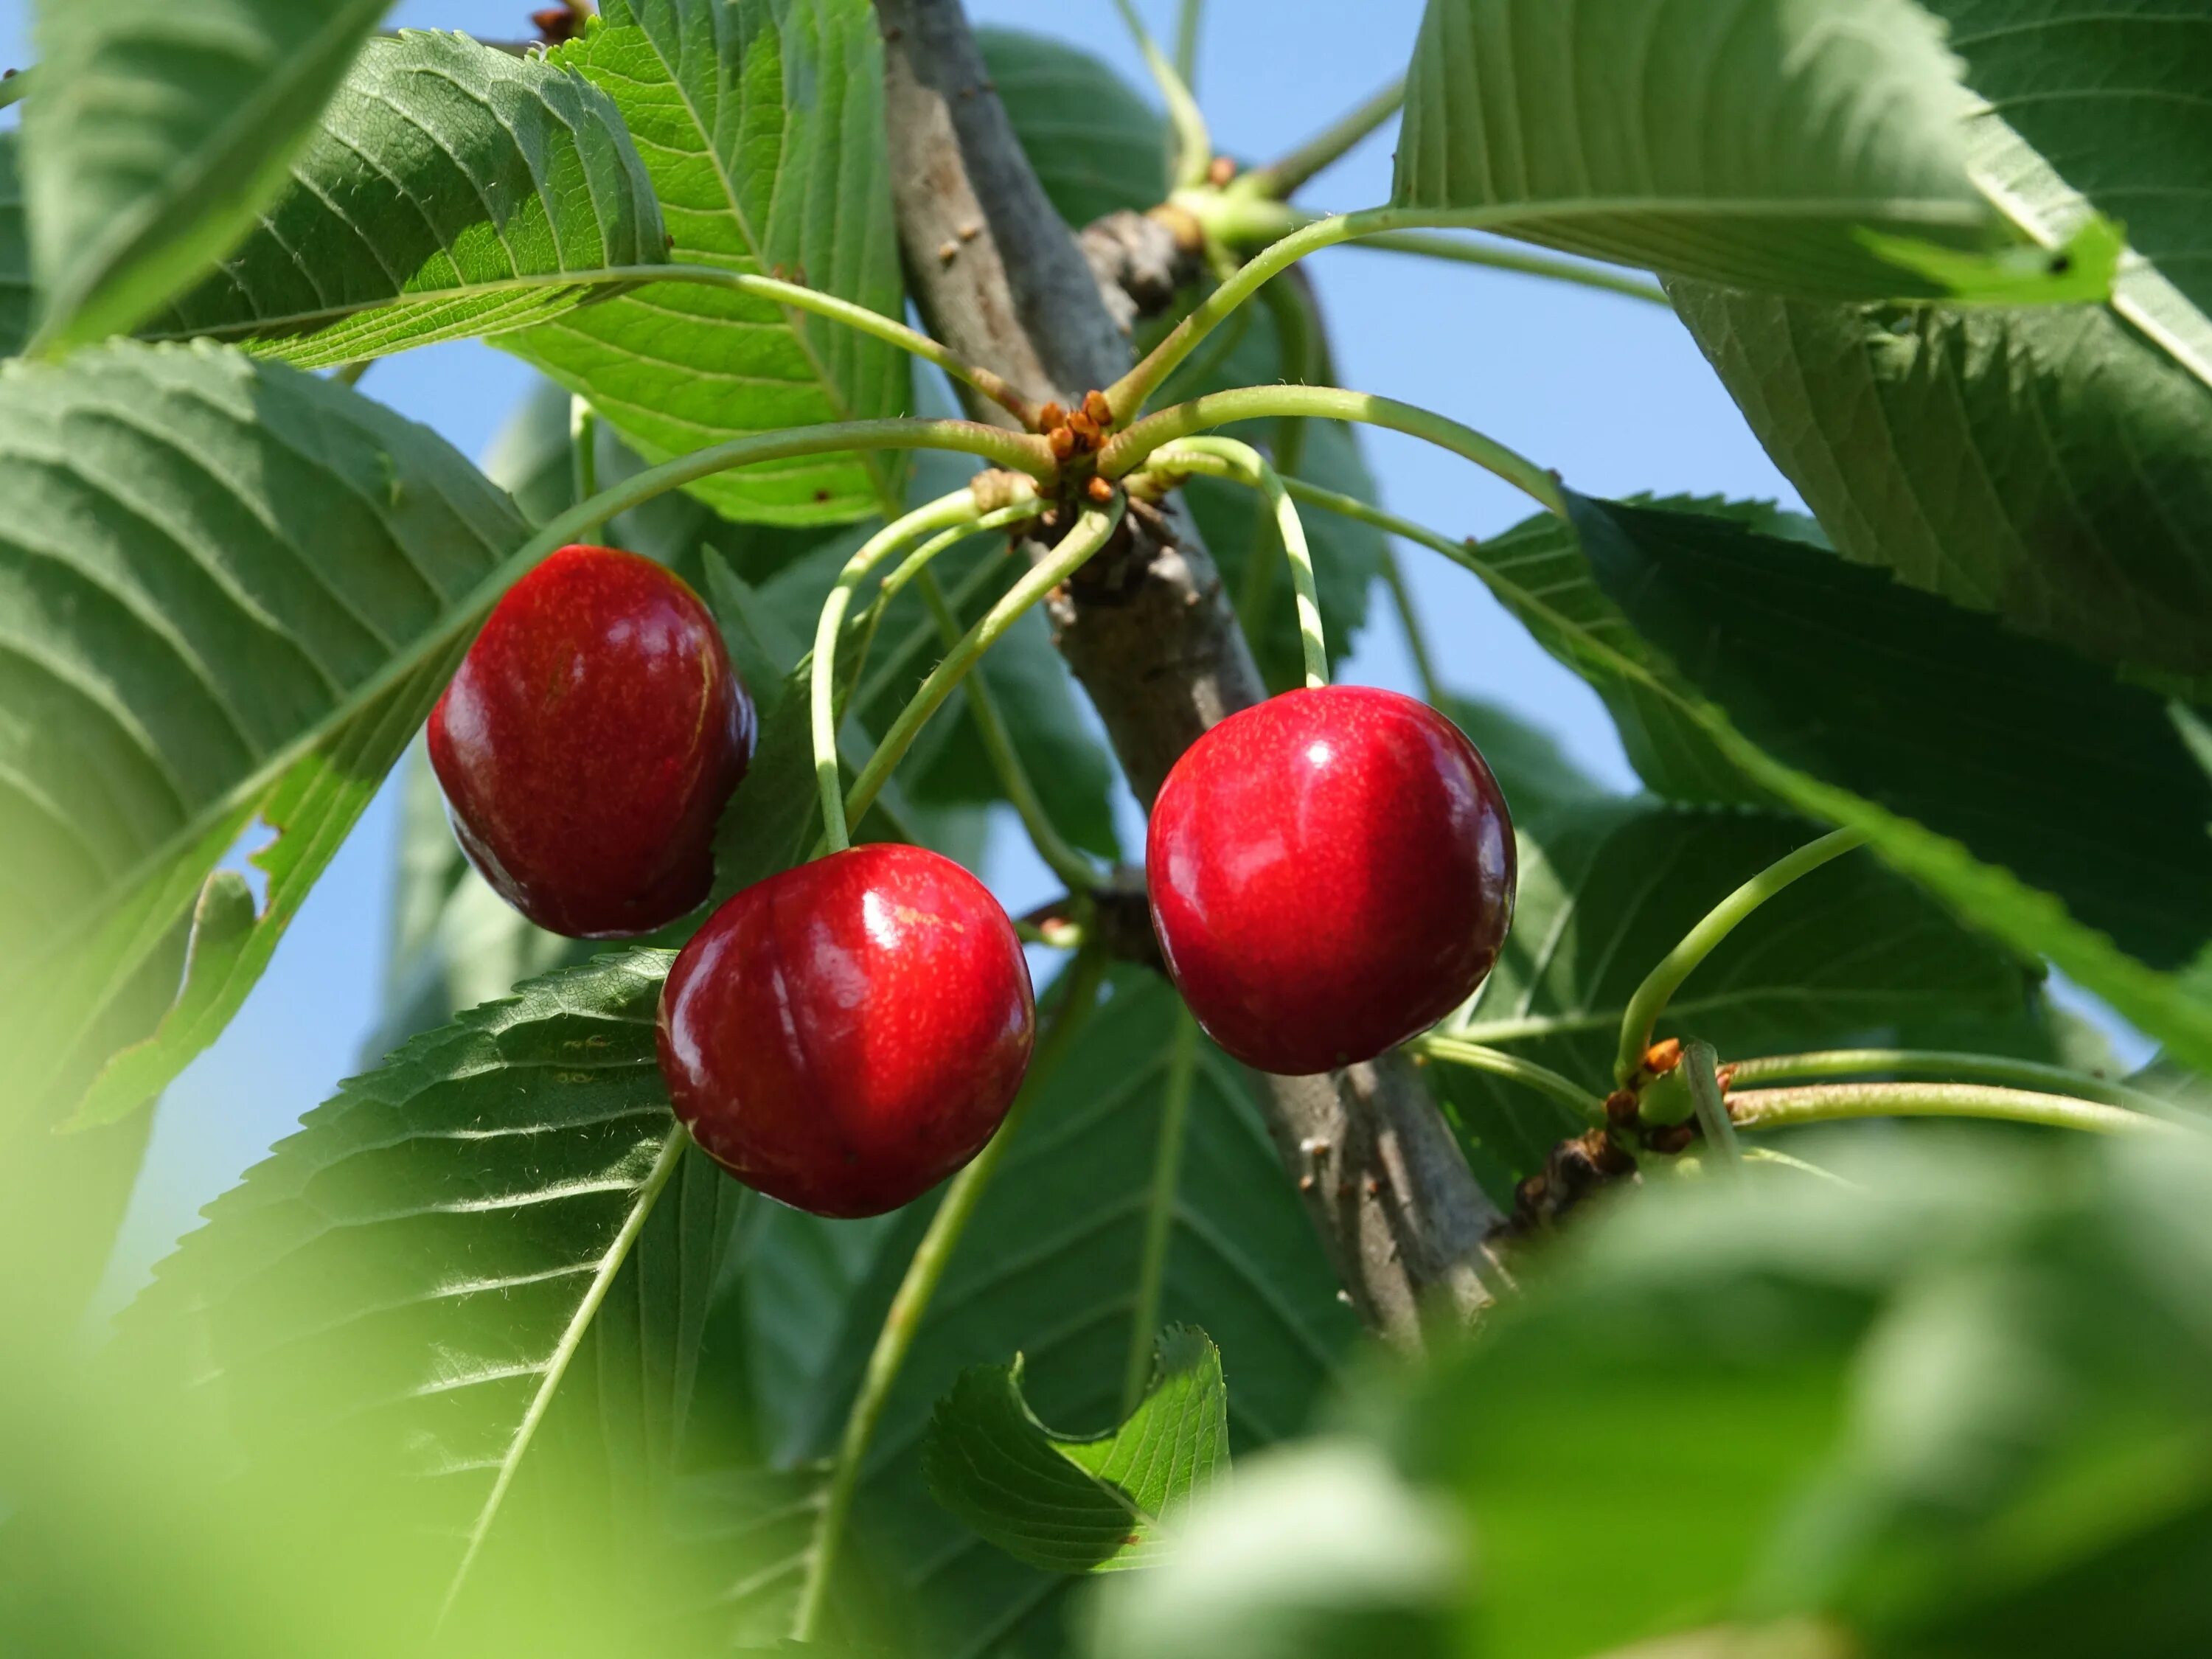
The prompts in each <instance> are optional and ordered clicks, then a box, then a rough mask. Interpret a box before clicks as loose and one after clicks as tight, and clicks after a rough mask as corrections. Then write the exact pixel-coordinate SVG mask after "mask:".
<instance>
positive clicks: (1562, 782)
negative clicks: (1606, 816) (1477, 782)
mask: <svg viewBox="0 0 2212 1659" xmlns="http://www.w3.org/2000/svg"><path fill="white" fill-rule="evenodd" d="M1443 710H1444V713H1445V714H1449V715H1450V716H1451V720H1452V724H1453V725H1455V726H1458V727H1459V729H1460V730H1461V731H1462V732H1466V733H1467V735H1468V738H1471V739H1472V740H1473V741H1474V746H1475V747H1476V748H1477V749H1479V750H1481V751H1482V758H1483V759H1484V760H1485V761H1486V762H1487V763H1489V766H1490V770H1491V774H1492V776H1494V777H1495V778H1496V779H1497V780H1498V788H1499V789H1500V790H1502V791H1503V792H1504V795H1505V805H1506V809H1507V810H1508V811H1510V813H1511V814H1512V817H1513V822H1514V823H1515V824H1516V826H1519V827H1521V828H1523V829H1525V828H1528V826H1530V825H1532V824H1534V823H1536V821H1537V820H1538V819H1539V818H1540V817H1544V816H1545V815H1547V814H1548V813H1550V812H1553V811H1556V810H1558V809H1559V808H1562V807H1571V806H1583V805H1589V804H1591V803H1593V802H1596V801H1601V800H1605V799H1611V798H1612V792H1611V791H1609V790H1607V788H1606V787H1605V786H1604V785H1603V784H1601V783H1600V782H1598V781H1597V780H1596V779H1595V778H1593V777H1591V776H1590V775H1589V774H1588V773H1586V772H1584V771H1583V769H1582V768H1581V767H1580V766H1579V765H1577V763H1575V761H1574V760H1573V758H1572V757H1570V756H1569V755H1568V753H1567V751H1566V750H1565V748H1563V747H1562V746H1561V745H1560V743H1559V738H1557V737H1555V736H1554V735H1553V733H1552V732H1549V731H1547V730H1546V729H1545V728H1544V727H1542V726H1538V725H1537V724H1535V722H1534V721H1533V720H1524V719H1523V718H1522V716H1521V715H1520V714H1517V713H1516V712H1515V711H1513V710H1512V709H1510V708H1504V706H1502V705H1500V704H1498V703H1494V702H1489V701H1488V700H1486V699H1485V698H1481V697H1472V696H1466V695H1464V694H1460V693H1455V694H1452V695H1449V696H1446V698H1445V699H1444V703H1443Z"/></svg>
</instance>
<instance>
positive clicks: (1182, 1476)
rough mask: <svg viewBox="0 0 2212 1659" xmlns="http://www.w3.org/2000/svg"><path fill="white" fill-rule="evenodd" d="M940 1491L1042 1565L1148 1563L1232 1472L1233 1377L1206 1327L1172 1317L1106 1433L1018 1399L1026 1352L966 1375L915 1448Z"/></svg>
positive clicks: (985, 1529) (1082, 1567)
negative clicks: (1085, 1429) (1067, 1427)
mask: <svg viewBox="0 0 2212 1659" xmlns="http://www.w3.org/2000/svg"><path fill="white" fill-rule="evenodd" d="M921 1465H922V1472H923V1474H925V1475H926V1476H927V1479H928V1481H929V1489H930V1490H931V1491H932V1492H934V1493H936V1495H937V1500H938V1502H939V1503H941V1504H944V1505H945V1508H946V1509H948V1510H951V1511H952V1513H953V1514H955V1515H957V1516H959V1517H960V1518H961V1519H962V1520H963V1521H965V1522H967V1523H968V1524H969V1526H971V1527H973V1528H975V1530H976V1531H977V1532H979V1533H981V1534H982V1535H983V1536H984V1537H986V1538H987V1539H989V1540H990V1541H992V1542H993V1543H994V1544H996V1545H997V1546H998V1547H1000V1549H1002V1550H1004V1551H1006V1553H1008V1554H1009V1555H1011V1556H1012V1557H1014V1558H1015V1559H1017V1560H1020V1561H1026V1562H1028V1563H1029V1564H1030V1565H1032V1566H1036V1567H1042V1569H1044V1571H1047V1572H1117V1571H1125V1570H1127V1569H1128V1568H1132V1567H1142V1566H1149V1565H1152V1563H1153V1562H1154V1561H1156V1560H1157V1559H1159V1558H1160V1557H1161V1556H1162V1555H1164V1554H1165V1553H1168V1552H1170V1551H1171V1550H1172V1549H1173V1548H1174V1547H1175V1529H1176V1524H1177V1522H1179V1521H1180V1520H1181V1519H1182V1515H1183V1512H1184V1511H1185V1510H1188V1508H1189V1507H1190V1506H1191V1505H1192V1504H1194V1503H1197V1502H1198V1501H1200V1499H1202V1498H1205V1497H1206V1494H1207V1493H1208V1492H1211V1491H1212V1489H1213V1486H1214V1484H1215V1483H1216V1482H1217V1481H1218V1480H1225V1478H1226V1476H1227V1474H1228V1472H1229V1412H1228V1389H1227V1388H1226V1387H1225V1385H1224V1383H1223V1382H1222V1379H1221V1352H1220V1350H1218V1348H1216V1347H1215V1346H1213V1344H1212V1343H1211V1342H1209V1341H1208V1340H1206V1333H1205V1332H1203V1331H1200V1330H1198V1329H1196V1328H1193V1327H1191V1326H1188V1325H1182V1326H1175V1327H1171V1328H1170V1329H1168V1330H1166V1331H1164V1332H1163V1333H1162V1334H1161V1336H1160V1342H1159V1350H1158V1352H1157V1353H1156V1354H1155V1355H1154V1356H1153V1360H1152V1382H1151V1383H1150V1384H1149V1385H1148V1386H1147V1387H1146V1390H1145V1395H1144V1398H1143V1399H1142V1400H1140V1401H1138V1403H1137V1407H1136V1409H1135V1410H1134V1411H1133V1412H1131V1413H1129V1414H1128V1416H1127V1417H1126V1418H1124V1419H1122V1420H1121V1424H1120V1425H1119V1426H1118V1427H1116V1428H1115V1430H1114V1431H1113V1432H1112V1433H1110V1434H1097V1435H1066V1434H1060V1433H1058V1432H1056V1431H1054V1430H1051V1429H1048V1428H1047V1427H1046V1426H1045V1425H1043V1424H1042V1423H1040V1422H1039V1421H1038V1420H1037V1419H1036V1413H1033V1412H1031V1411H1030V1407H1029V1402H1028V1401H1026V1400H1024V1398H1023V1397H1022V1362H1021V1359H1020V1358H1019V1357H1018V1356H1017V1357H1016V1358H1015V1360H1014V1362H1013V1364H1011V1365H978V1366H976V1367H975V1368H974V1369H973V1370H969V1371H965V1372H963V1373H962V1375H961V1377H960V1380H959V1381H958V1382H957V1383H954V1384H953V1385H952V1392H951V1394H949V1395H945V1398H944V1399H943V1400H941V1401H939V1402H938V1406H937V1414H936V1415H935V1416H934V1417H933V1418H932V1419H930V1425H929V1438H928V1440H927V1442H925V1443H924V1444H923V1446H922V1453H921Z"/></svg>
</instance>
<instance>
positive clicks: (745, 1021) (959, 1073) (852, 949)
mask: <svg viewBox="0 0 2212 1659" xmlns="http://www.w3.org/2000/svg"><path fill="white" fill-rule="evenodd" d="M1035 1038H1036V1001H1035V999H1034V996H1033V994H1032V992H1031V989H1030V970H1029V963H1028V962H1027V961H1026V960H1025V959H1024V957H1023V956H1022V942H1021V940H1020V939H1019V938H1018V936H1017V935H1016V934H1015V933H1014V926H1013V923H1012V922H1011V921H1007V920H1006V912H1005V911H1004V910H1002V909H1000V908H999V902H998V900H996V899H994V898H993V897H992V896H991V893H990V890H989V889H987V888H986V887H985V886H984V885H983V884H982V883H981V882H980V881H977V880H976V879H975V877H973V876H971V875H969V873H968V872H966V871H965V870H963V869H962V868H961V867H960V866H958V865H957V864H955V863H953V862H952V860H950V859H947V858H944V857H941V856H939V854H935V853H933V852H930V851H928V850H927V848H919V847H895V846H893V847H884V846H869V847H855V848H851V849H850V850H848V851H846V852H842V853H833V854H830V855H829V857H827V858H823V859H817V860H815V861H814V862H813V863H811V864H802V865H800V866H799V867H798V868H797V869H795V870H787V871H785V872H783V873H782V874H781V875H780V876H771V877H769V878H768V879H767V880H766V881H763V882H758V883H756V884H754V885H752V886H750V887H748V888H746V889H745V890H744V891H743V892H741V893H739V894H738V896H736V897H735V898H733V899H732V900H730V902H728V903H726V904H725V905H723V906H722V908H720V909H719V910H717V911H715V912H714V915H712V916H711V917H709V918H708V921H707V925H706V926H705V927H702V928H701V929H700V930H699V932H698V933H696V935H694V936H693V938H692V940H691V942H690V944H689V945H685V946H684V951H683V953H682V954H681V955H679V956H678V957H677V958H676V965H675V966H674V967H673V968H671V969H670V970H669V974H668V983H667V985H666V986H665V987H664V988H663V989H662V991H661V994H660V1024H659V1052H660V1073H661V1076H662V1077H663V1078H664V1079H665V1080H666V1082H667V1084H668V1090H669V1094H670V1096H671V1098H672V1099H673V1101H674V1103H675V1106H676V1115H678V1117H679V1118H681V1119H683V1121H684V1124H685V1125H686V1126H687V1127H689V1128H690V1131H691V1134H692V1138H693V1139H696V1141H697V1142H698V1143H699V1145H700V1146H702V1148H704V1149H705V1150H706V1152H708V1155H709V1156H710V1157H712V1158H714V1160H715V1162H717V1163H718V1164H721V1165H722V1166H723V1167H724V1168H725V1169H726V1170H729V1171H730V1172H731V1173H732V1175H734V1176H737V1177H738V1180H740V1181H742V1182H744V1183H745V1184H746V1185H747V1186H749V1187H752V1188H757V1189H758V1190H759V1191H761V1192H763V1193H766V1194H768V1195H769V1197H771V1198H777V1199H781V1200H783V1201H784V1202H785V1203H787V1204H789V1205H792V1206H795V1207H797V1208H799V1209H802V1210H811V1211H812V1212H814V1213H815V1214H816V1215H826V1216H865V1215H879V1214H881V1213H882V1212H884V1211H885V1210H892V1209H896V1208H897V1207H898V1206H900V1205H902V1204H904V1203H906V1202H908V1200H912V1199H915V1198H917V1197H919V1196H920V1195H921V1194H923V1193H925V1192H927V1191H928V1190H929V1188H932V1187H933V1186H935V1185H936V1184H937V1183H938V1182H940V1181H942V1180H944V1179H945V1176H949V1175H951V1173H952V1172H953V1171H954V1170H957V1169H958V1168H959V1167H960V1166H961V1165H962V1164H965V1163H967V1162H968V1160H969V1158H973V1157H975V1154H976V1153H977V1152H981V1150H982V1149H983V1144H984V1142H986V1141H987V1140H988V1139H990V1138H991V1136H992V1134H993V1133H994V1132H995V1131H996V1130H997V1129H998V1127H999V1124H1000V1121H1001V1120H1002V1119H1004V1118H1005V1116H1006V1109H1007V1108H1008V1107H1009V1106H1011V1105H1012V1104H1013V1101H1014V1093H1015V1091H1017V1090H1018V1089H1019V1088H1020V1087H1021V1082H1022V1073H1024V1071H1026V1070H1027V1069H1028V1066H1029V1063H1030V1045H1031V1043H1032V1042H1034V1041H1035Z"/></svg>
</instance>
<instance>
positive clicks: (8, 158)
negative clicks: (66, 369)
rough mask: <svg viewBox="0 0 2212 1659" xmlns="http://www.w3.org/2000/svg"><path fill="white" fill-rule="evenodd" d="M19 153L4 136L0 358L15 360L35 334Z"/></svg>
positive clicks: (0, 140) (0, 151) (0, 152)
mask: <svg viewBox="0 0 2212 1659" xmlns="http://www.w3.org/2000/svg"><path fill="white" fill-rule="evenodd" d="M19 149H20V145H19V143H18V141H17V138H16V136H15V134H14V133H12V132H0V357H12V356H15V354H16V353H17V352H19V351H21V349H23V342H24V341H25V340H27V339H28V338H29V337H30V334H31V239H30V234H29V233H28V231H27V229H26V228H25V227H24V223H23V180H22V178H21V173H20V170H19V169H20V167H21V156H20V155H18V153H17V152H18V150H19Z"/></svg>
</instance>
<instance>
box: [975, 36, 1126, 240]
mask: <svg viewBox="0 0 2212 1659" xmlns="http://www.w3.org/2000/svg"><path fill="white" fill-rule="evenodd" d="M975 44H976V45H977V46H980V47H981V49H982V52H983V67H984V68H985V69H987V70H989V71H990V73H991V82H992V84H993V85H994V86H995V87H996V88H998V89H999V101H1000V104H1002V105H1004V106H1005V107H1006V118H1007V120H1009V121H1011V122H1012V124H1013V128H1014V136H1015V137H1017V138H1018V139H1019V140H1020V141H1021V146H1022V152H1023V154H1024V155H1027V156H1028V157H1029V158H1030V167H1033V168H1035V169H1036V175H1037V182H1038V183H1039V184H1041V185H1043V186H1044V193H1045V195H1046V196H1047V197H1048V198H1049V199H1050V200H1051V202H1052V204H1053V206H1054V207H1055V208H1057V209H1059V210H1060V217H1061V218H1063V219H1065V220H1066V221H1067V222H1068V223H1069V224H1070V225H1071V226H1073V227H1074V228H1076V229H1078V230H1080V229H1081V228H1083V227H1084V226H1085V225H1087V224H1089V223H1090V222H1091V221H1092V220H1093V219H1099V218H1103V217H1104V216H1106V215H1107V214H1109V213H1115V212H1128V213H1142V212H1144V211H1145V210H1146V209H1148V208H1153V207H1158V205H1159V204H1161V203H1162V202H1164V201H1166V200H1167V198H1168V137H1167V123H1166V122H1165V121H1164V120H1162V119H1161V118H1160V116H1159V113H1158V111H1156V110H1154V109H1153V108H1152V106H1151V105H1150V104H1148V103H1146V101H1145V99H1144V96H1143V94H1140V93H1139V92H1138V91H1137V89H1136V88H1133V87H1132V86H1131V85H1130V84H1129V83H1128V82H1127V81H1124V80H1123V79H1122V78H1121V76H1119V75H1117V74H1115V72H1114V70H1113V69H1112V68H1111V67H1110V66H1109V64H1107V63H1106V62H1105V61H1104V60H1103V58H1097V57H1094V56H1093V55H1092V54H1091V53H1090V52H1085V51H1084V50H1083V49H1082V48H1081V47H1079V46H1071V45H1069V44H1068V43H1067V42H1066V41H1065V40H1054V39H1052V38H1050V37H1049V36H1047V35H1042V34H1031V33H1028V32H1027V31H1026V30H1022V29H1008V28H979V29H977V30H976V31H975Z"/></svg>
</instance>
